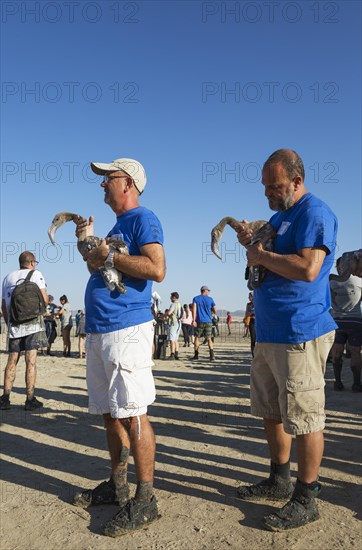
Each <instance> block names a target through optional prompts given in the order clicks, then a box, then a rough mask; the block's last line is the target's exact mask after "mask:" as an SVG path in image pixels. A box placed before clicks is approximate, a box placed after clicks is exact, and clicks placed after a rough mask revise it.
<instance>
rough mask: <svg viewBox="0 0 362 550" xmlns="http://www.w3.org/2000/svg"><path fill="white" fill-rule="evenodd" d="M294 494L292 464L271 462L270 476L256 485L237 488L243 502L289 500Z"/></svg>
mask: <svg viewBox="0 0 362 550" xmlns="http://www.w3.org/2000/svg"><path fill="white" fill-rule="evenodd" d="M292 493H293V484H292V482H291V479H290V462H289V461H288V462H286V463H285V464H276V463H275V462H270V475H269V478H268V479H263V481H260V482H259V483H256V484H254V485H246V486H241V487H238V488H237V494H238V497H239V498H241V499H243V500H288V499H289V498H290V497H291V496H292Z"/></svg>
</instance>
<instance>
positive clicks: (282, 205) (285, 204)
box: [269, 189, 294, 212]
mask: <svg viewBox="0 0 362 550" xmlns="http://www.w3.org/2000/svg"><path fill="white" fill-rule="evenodd" d="M273 202H274V206H273V205H272V204H271V203H270V199H269V208H270V209H271V210H274V211H275V212H282V211H283V210H289V208H291V207H292V206H293V204H294V200H293V190H292V189H289V190H288V195H287V196H286V197H285V198H283V199H282V198H279V199H274V201H273Z"/></svg>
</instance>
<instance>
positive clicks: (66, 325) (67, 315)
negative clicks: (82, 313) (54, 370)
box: [58, 294, 73, 357]
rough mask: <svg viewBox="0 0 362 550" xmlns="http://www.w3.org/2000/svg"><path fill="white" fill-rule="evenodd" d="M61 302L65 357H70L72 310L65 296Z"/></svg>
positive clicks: (61, 325) (59, 313)
mask: <svg viewBox="0 0 362 550" xmlns="http://www.w3.org/2000/svg"><path fill="white" fill-rule="evenodd" d="M59 301H60V305H61V307H60V310H59V312H58V315H59V317H60V327H61V331H62V337H63V357H70V348H71V341H70V332H71V330H72V327H73V320H72V308H71V306H70V303H69V302H68V298H67V297H66V295H65V294H63V296H61V297H60V298H59Z"/></svg>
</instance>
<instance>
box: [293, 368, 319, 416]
mask: <svg viewBox="0 0 362 550" xmlns="http://www.w3.org/2000/svg"><path fill="white" fill-rule="evenodd" d="M324 385H325V382H324V379H323V378H319V379H317V380H316V379H313V378H311V377H305V376H304V377H293V378H288V379H287V382H286V388H287V401H288V417H290V418H298V417H300V416H303V415H306V414H307V415H310V414H316V415H319V414H321V413H322V412H323V410H324Z"/></svg>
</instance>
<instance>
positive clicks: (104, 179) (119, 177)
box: [103, 174, 129, 183]
mask: <svg viewBox="0 0 362 550" xmlns="http://www.w3.org/2000/svg"><path fill="white" fill-rule="evenodd" d="M128 177H129V176H107V174H106V175H105V176H103V181H104V182H105V183H109V182H110V181H111V180H117V179H121V178H128Z"/></svg>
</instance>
